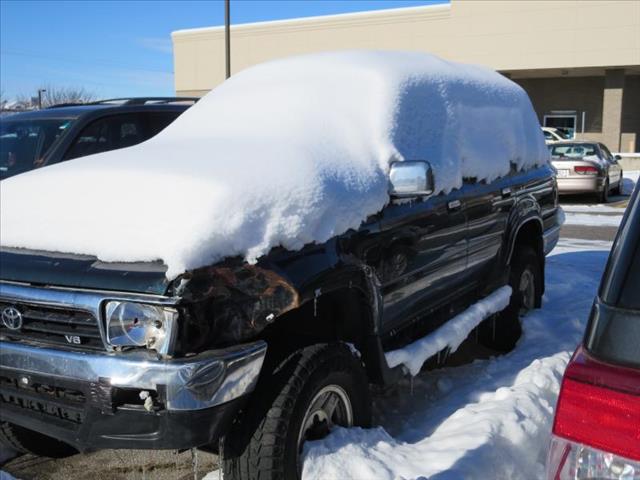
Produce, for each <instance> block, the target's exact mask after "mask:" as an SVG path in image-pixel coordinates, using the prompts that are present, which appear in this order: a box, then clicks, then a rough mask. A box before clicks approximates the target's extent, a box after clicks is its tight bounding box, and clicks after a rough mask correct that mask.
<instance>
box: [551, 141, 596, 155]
mask: <svg viewBox="0 0 640 480" xmlns="http://www.w3.org/2000/svg"><path fill="white" fill-rule="evenodd" d="M549 149H550V150H551V156H552V157H566V158H582V157H590V156H593V155H595V156H597V155H598V152H597V151H596V146H595V145H590V144H584V143H563V144H562V145H552V146H551V147H549Z"/></svg>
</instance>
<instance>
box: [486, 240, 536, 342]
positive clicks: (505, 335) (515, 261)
mask: <svg viewBox="0 0 640 480" xmlns="http://www.w3.org/2000/svg"><path fill="white" fill-rule="evenodd" d="M542 282H543V278H542V268H541V264H540V259H539V258H538V255H537V254H536V252H535V250H534V249H533V248H532V247H530V246H528V245H526V246H522V247H520V248H518V250H516V252H515V253H514V255H513V258H512V259H511V272H510V274H509V286H510V287H511V289H512V293H511V301H510V302H509V305H508V306H507V308H505V309H504V310H503V311H502V312H500V313H497V314H495V315H494V316H492V317H491V318H488V319H487V320H485V321H484V322H482V324H481V325H480V327H479V328H480V331H479V332H478V333H479V337H478V338H479V341H480V343H482V344H483V345H484V346H486V347H488V348H491V349H493V350H498V351H500V352H508V351H510V350H513V348H514V347H515V346H516V344H517V343H518V340H519V339H520V336H521V335H522V323H521V321H520V318H521V317H522V316H524V315H526V314H527V312H529V311H530V310H533V309H534V308H537V306H538V305H539V299H540V297H541V293H542Z"/></svg>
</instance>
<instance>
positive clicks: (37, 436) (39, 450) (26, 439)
mask: <svg viewBox="0 0 640 480" xmlns="http://www.w3.org/2000/svg"><path fill="white" fill-rule="evenodd" d="M0 443H3V444H4V445H6V446H7V447H9V448H11V449H13V450H16V451H17V452H20V453H31V454H33V455H38V456H42V457H50V458H64V457H69V456H71V455H75V454H76V453H78V451H77V450H76V449H75V448H73V447H72V446H71V445H68V444H66V443H64V442H61V441H60V440H56V439H55V438H51V437H48V436H46V435H43V434H41V433H38V432H34V431H31V430H28V429H26V428H23V427H20V426H18V425H14V424H12V423H9V422H0Z"/></svg>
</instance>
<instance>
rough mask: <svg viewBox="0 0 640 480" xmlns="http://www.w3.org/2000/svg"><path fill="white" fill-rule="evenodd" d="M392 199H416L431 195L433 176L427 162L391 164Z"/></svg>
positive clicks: (410, 161)
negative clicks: (420, 196)
mask: <svg viewBox="0 0 640 480" xmlns="http://www.w3.org/2000/svg"><path fill="white" fill-rule="evenodd" d="M389 180H390V190H389V195H391V196H392V197H416V196H419V195H431V194H432V193H433V174H432V172H431V165H429V162H424V161H422V160H407V161H404V162H393V163H392V164H391V170H390V172H389Z"/></svg>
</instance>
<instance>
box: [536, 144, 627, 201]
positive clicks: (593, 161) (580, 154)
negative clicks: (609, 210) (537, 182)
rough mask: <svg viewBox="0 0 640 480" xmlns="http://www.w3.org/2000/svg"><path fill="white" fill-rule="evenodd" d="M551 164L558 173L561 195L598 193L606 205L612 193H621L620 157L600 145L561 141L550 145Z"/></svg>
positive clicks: (599, 199)
mask: <svg viewBox="0 0 640 480" xmlns="http://www.w3.org/2000/svg"><path fill="white" fill-rule="evenodd" d="M549 150H550V151H551V163H552V164H553V166H554V167H555V168H556V170H557V172H558V173H557V176H556V177H557V180H558V192H559V193H560V194H561V195H563V194H574V193H595V194H596V195H597V196H598V201H600V202H602V203H606V202H607V201H608V200H609V193H613V194H615V195H620V194H621V193H622V167H620V165H619V164H618V159H619V157H617V156H616V157H614V156H613V155H612V154H611V152H610V151H609V149H608V148H607V147H606V146H605V145H604V144H602V143H597V142H558V143H554V144H553V145H549Z"/></svg>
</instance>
